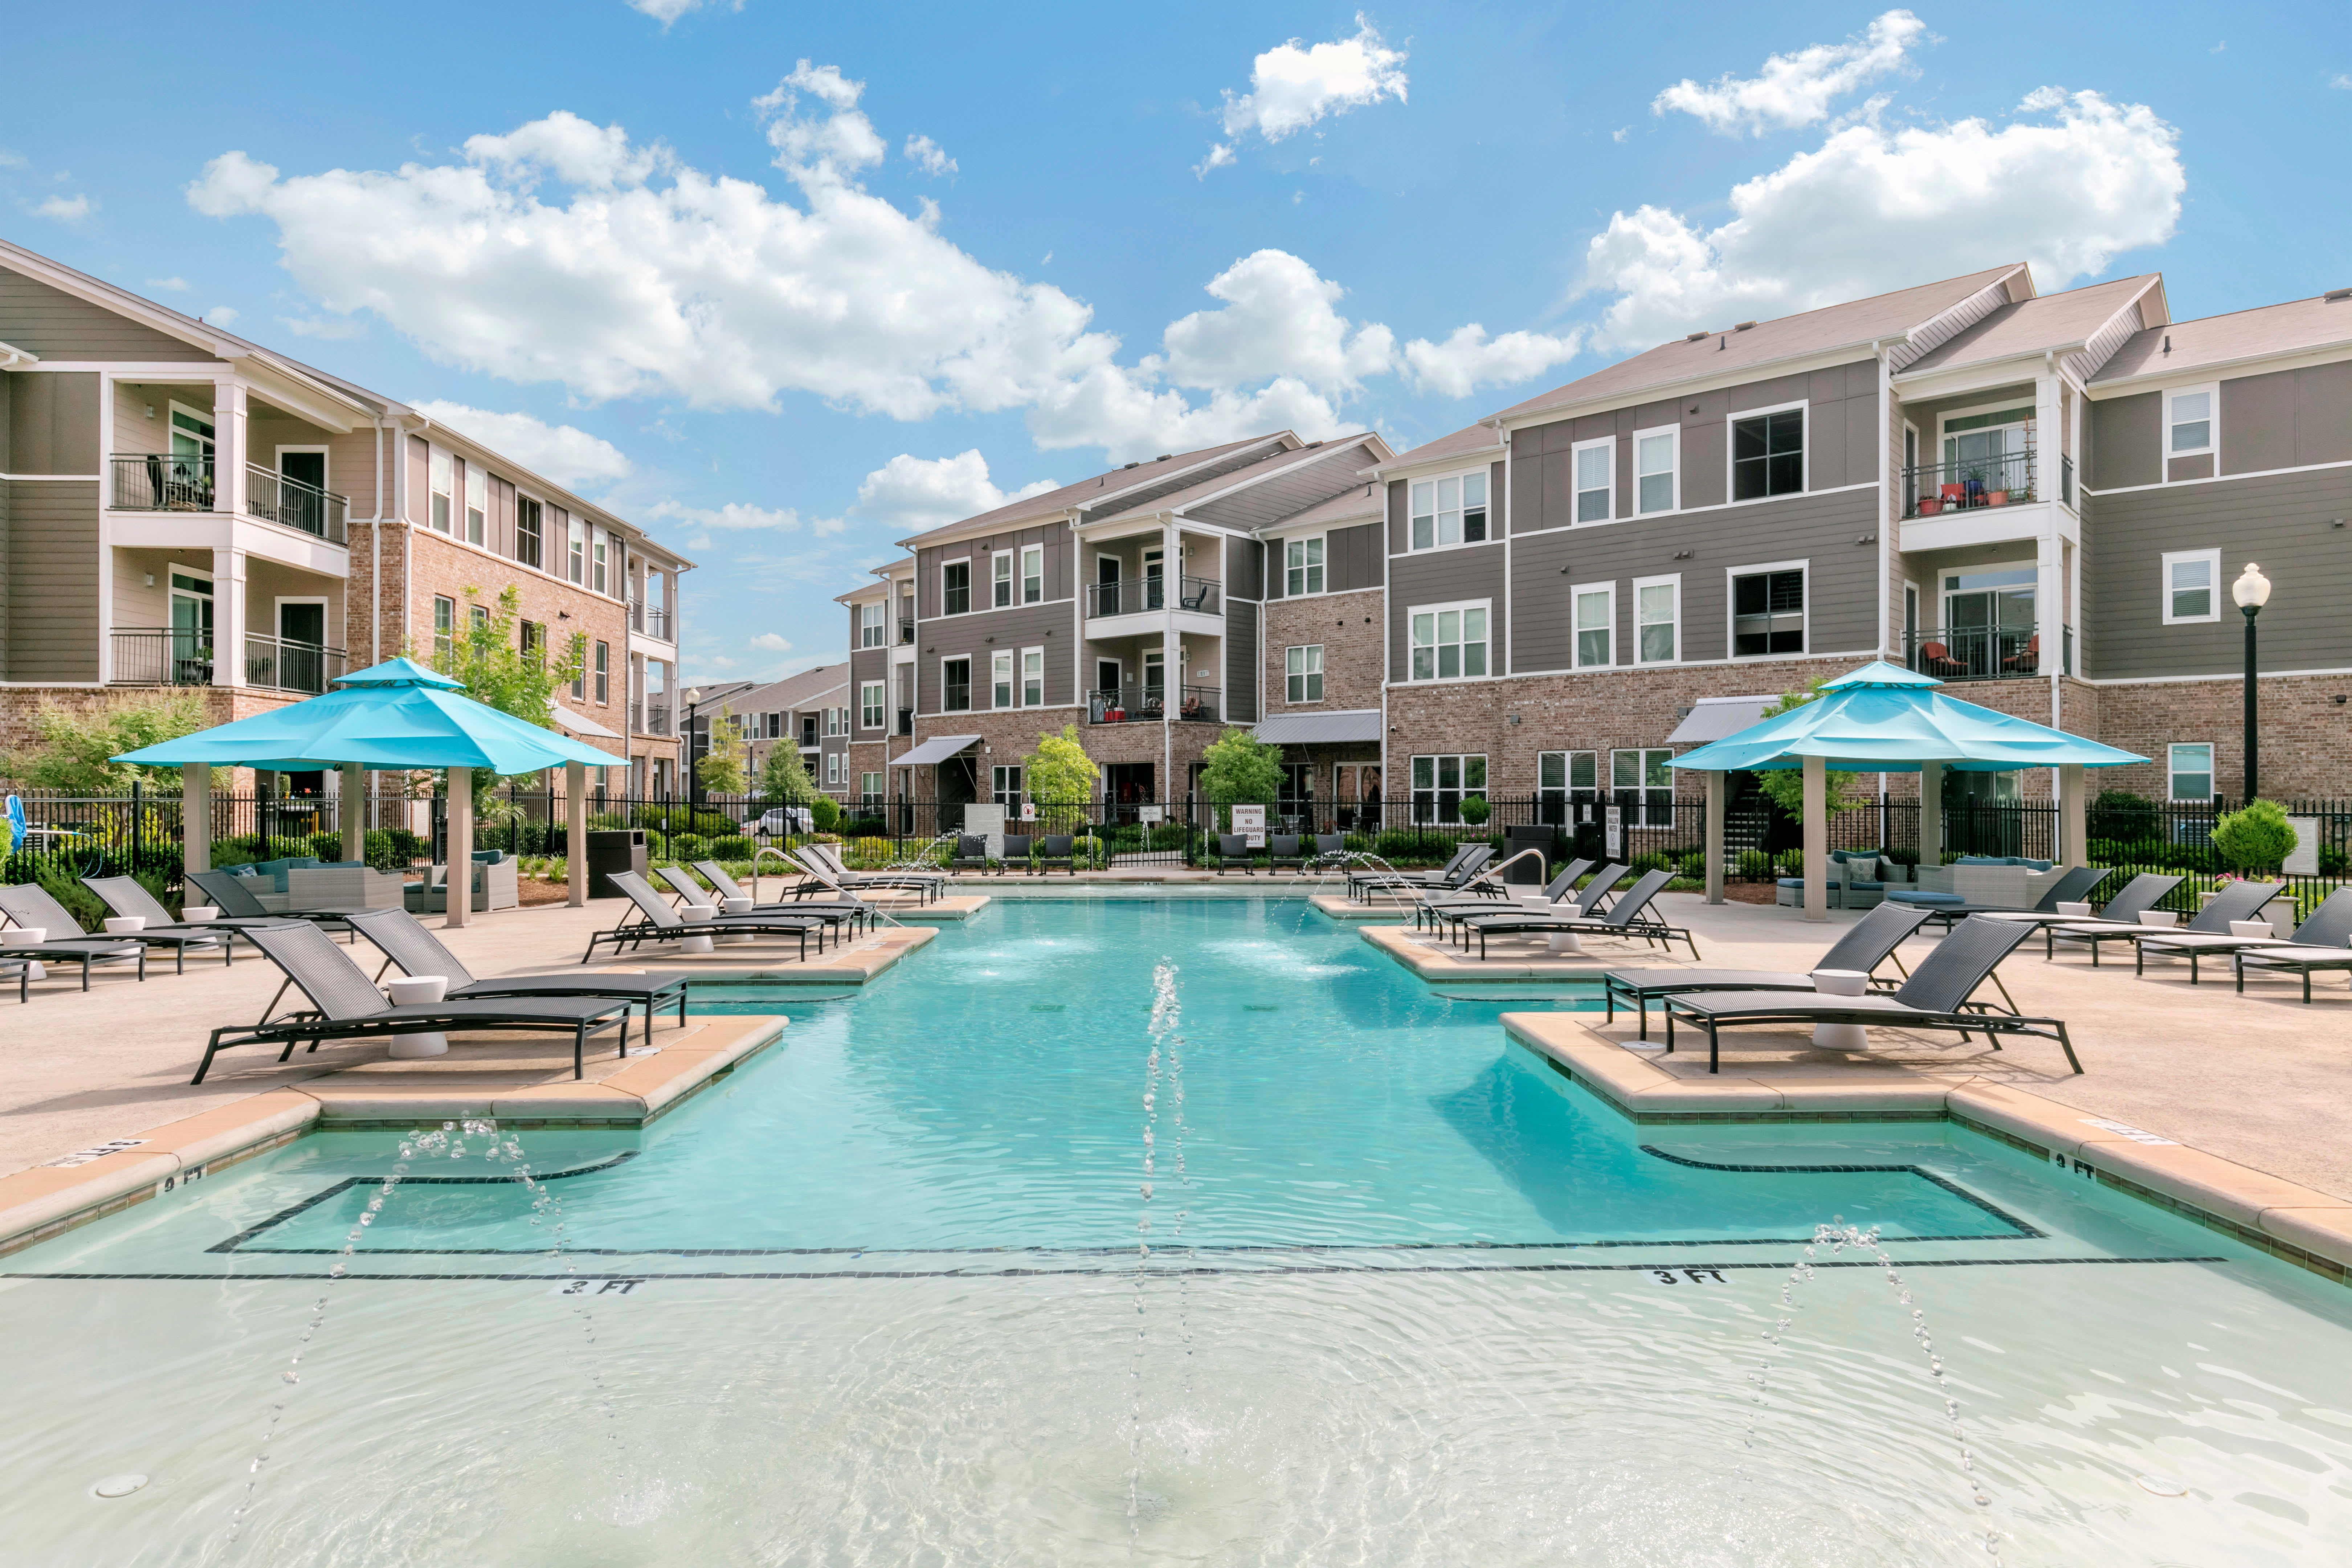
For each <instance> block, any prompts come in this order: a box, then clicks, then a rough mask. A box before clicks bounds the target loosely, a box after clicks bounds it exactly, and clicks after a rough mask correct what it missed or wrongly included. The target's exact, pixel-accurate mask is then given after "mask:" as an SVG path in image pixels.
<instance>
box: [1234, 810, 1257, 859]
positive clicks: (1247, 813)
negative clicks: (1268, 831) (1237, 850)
mask: <svg viewBox="0 0 2352 1568" xmlns="http://www.w3.org/2000/svg"><path fill="white" fill-rule="evenodd" d="M1233 813H1234V832H1235V833H1238V834H1240V835H1241V836H1242V837H1244V838H1246V839H1248V840H1249V847H1251V848H1253V849H1263V848H1265V807H1264V806H1262V805H1237V806H1234V808H1233Z"/></svg>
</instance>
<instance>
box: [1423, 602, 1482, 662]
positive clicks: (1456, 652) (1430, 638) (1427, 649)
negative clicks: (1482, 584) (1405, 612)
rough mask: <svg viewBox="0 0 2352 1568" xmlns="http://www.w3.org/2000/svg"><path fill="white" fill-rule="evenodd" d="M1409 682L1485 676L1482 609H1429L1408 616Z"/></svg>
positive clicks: (1479, 606) (1469, 607) (1442, 607)
mask: <svg viewBox="0 0 2352 1568" xmlns="http://www.w3.org/2000/svg"><path fill="white" fill-rule="evenodd" d="M1411 616H1412V679H1415V680H1461V679H1466V678H1469V677H1473V676H1484V675H1485V674H1486V603H1485V601H1483V600H1482V601H1480V602H1479V603H1478V604H1475V605H1427V606H1425V607H1416V608H1415V609H1413V610H1412V612H1411Z"/></svg>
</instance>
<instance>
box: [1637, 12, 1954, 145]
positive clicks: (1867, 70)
mask: <svg viewBox="0 0 2352 1568" xmlns="http://www.w3.org/2000/svg"><path fill="white" fill-rule="evenodd" d="M1926 37H1927V23H1925V22H1922V21H1921V20H1919V18H1918V17H1916V16H1913V15H1912V14H1911V13H1910V12H1908V11H1889V12H1887V13H1886V14H1885V16H1880V17H1879V18H1878V19H1877V20H1876V21H1874V22H1873V23H1871V24H1870V26H1869V28H1868V29H1867V30H1866V31H1865V32H1864V34H1863V36H1862V37H1858V38H1848V39H1847V40H1846V41H1845V42H1844V43H1843V44H1815V45H1814V46H1813V47H1811V48H1808V49H1800V50H1798V51H1797V52H1796V53H1795V54H1793V55H1774V56H1773V57H1772V58H1769V59H1768V60H1766V61H1765V62H1764V69H1763V70H1762V72H1761V73H1759V75H1756V76H1753V77H1735V76H1732V75H1730V74H1729V73H1726V74H1725V75H1723V76H1722V77H1720V78H1718V79H1717V80H1715V81H1714V82H1712V83H1710V84H1708V85H1706V86H1705V87H1702V86H1700V85H1699V84H1698V83H1697V82H1695V81H1693V80H1691V79H1689V78H1687V77H1685V78H1684V79H1682V80H1681V81H1678V82H1676V83H1675V85H1674V86H1672V87H1670V88H1668V89H1666V90H1665V91H1664V92H1662V93H1660V94H1658V96H1657V97H1656V98H1655V99H1654V100H1652V101H1651V104H1650V109H1651V111H1652V112H1653V113H1656V114H1664V113H1665V112H1666V110H1670V109H1678V110H1682V111H1683V112H1684V113H1685V114H1695V115H1696V116H1697V117H1698V118H1699V119H1700V120H1702V121H1706V126H1707V129H1708V130H1710V131H1716V132H1721V133H1722V134H1724V135H1726V136H1737V135H1738V134H1739V133H1740V132H1743V131H1745V132H1752V133H1753V134H1755V135H1759V136H1761V135H1762V134H1763V133H1764V132H1766V131H1768V130H1776V129H1777V130H1788V129H1790V128H1792V127H1795V126H1799V125H1811V123H1813V122H1814V121H1817V120H1826V119H1828V118H1829V112H1830V105H1831V104H1832V102H1834V101H1835V100H1838V99H1840V98H1843V97H1844V96H1845V95H1846V94H1848V93H1850V92H1853V90H1855V89H1857V88H1859V87H1861V86H1862V85H1863V84H1864V82H1868V81H1874V80H1876V79H1878V78H1880V77H1883V76H1885V75H1886V74H1887V73H1888V72H1889V71H1894V70H1899V69H1901V68H1902V67H1903V65H1904V63H1905V56H1906V53H1907V52H1908V51H1909V49H1910V48H1911V47H1912V46H1913V45H1914V44H1916V43H1918V42H1920V41H1921V40H1922V39H1924V38H1926Z"/></svg>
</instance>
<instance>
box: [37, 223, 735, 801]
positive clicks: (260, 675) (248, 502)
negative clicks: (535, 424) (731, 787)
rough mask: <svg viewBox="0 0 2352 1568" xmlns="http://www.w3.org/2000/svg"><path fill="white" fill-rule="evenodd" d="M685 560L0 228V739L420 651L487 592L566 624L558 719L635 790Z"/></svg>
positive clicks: (662, 735)
mask: <svg viewBox="0 0 2352 1568" xmlns="http://www.w3.org/2000/svg"><path fill="white" fill-rule="evenodd" d="M691 565H692V563H690V562H688V561H687V560H686V559H685V558H683V557H681V556H679V555H677V554H676V553H674V552H670V551H667V550H666V549H663V548H662V547H661V546H659V545H657V544H656V543H655V542H653V541H652V540H650V539H649V538H647V537H646V534H645V533H644V531H642V530H640V529H638V528H636V527H635V526H634V525H632V524H630V523H628V522H627V521H625V520H623V519H621V518H619V517H616V516H614V515H613V514H612V513H611V512H609V511H607V510H604V509H603V508H601V507H599V506H597V505H595V504H594V503H593V502H592V501H589V500H584V499H583V498H582V497H579V496H576V495H573V494H572V493H571V492H570V491H569V490H567V489H564V488H562V486H560V485H557V484H554V483H553V482H551V481H550V480H548V479H545V478H544V477H543V476H541V475H538V474H535V473H533V472H532V471H531V470H530V469H529V468H526V467H524V466H523V465H521V464H520V463H516V462H514V461H512V460H510V459H509V458H505V457H504V456H502V455H501V454H499V453H498V452H497V451H495V450H493V449H491V448H490V447H487V446H485V445H484V444H482V443H481V442H479V441H477V440H475V439H474V438H472V437H469V436H467V435H466V434H465V433H464V432H462V431H459V430H457V429H453V428H451V427H449V426H446V425H442V424H440V423H438V422H436V421H435V420H432V419H430V418H427V417H426V416H424V415H423V414H421V413H419V412H418V411H417V410H415V408H412V407H410V406H408V405H405V404H404V403H401V402H399V401H398V400H396V399H394V398H390V397H386V396H384V395H382V394H379V393H374V392H371V391H368V390H367V389H365V388H363V387H361V386H358V385H356V384H352V383H351V382H348V381H345V380H343V379H341V377H338V376H335V375H333V374H330V373H328V372H325V371H321V370H318V369H316V368H314V367H312V366H310V365H307V364H303V363H299V361H296V360H293V359H290V358H288V357H287V356H285V355H282V354H279V353H276V352H275V351H273V350H269V349H267V348H264V347H261V346H260V345H258V344H256V343H253V342H248V341H247V340H246V339H243V338H240V337H237V336H236V335H235V334H233V333H230V332H226V331H222V330H221V329H219V328H217V327H215V326H212V325H209V324H208V323H206V322H204V321H199V320H197V319H195V318H194V317H190V316H184V315H182V314H181V313H180V312H178V311H176V310H170V309H167V308H166V307H163V306H161V305H157V304H154V303H152V302H151V301H149V300H142V299H141V298H139V297H138V296H136V295H134V294H131V293H129V292H127V291H125V290H123V289H118V288H116V287H115V286H113V285H112V284H110V283H105V282H102V281H100V279H94V278H90V277H89V276H87V275H85V274H82V273H79V272H77V271H75V270H73V269H72V268H67V267H62V266H60V265H58V263H56V262H53V261H50V260H48V259H47V258H42V257H39V256H37V255H35V254H33V253H32V252H30V251H27V250H24V249H22V248H20V247H16V246H12V245H8V244H6V243H5V242H0V566H5V583H0V748H5V747H14V746H16V745H19V744H21V743H22V742H24V741H25V740H26V736H27V731H28V721H29V718H30V716H31V715H32V714H33V713H34V712H36V711H37V710H38V707H39V705H40V704H41V703H42V702H43V701H56V702H60V703H64V704H67V705H70V706H84V707H94V706H100V705H104V704H108V703H110V702H114V701H119V700H121V698H120V695H119V694H120V693H121V692H123V691H126V690H133V689H181V690H185V691H188V692H191V693H194V694H195V695H198V696H200V697H201V698H202V700H204V703H205V707H206V710H207V711H208V713H209V714H210V716H211V717H212V718H213V719H214V720H215V721H216V722H218V721H228V720H231V719H236V718H243V717H246V716H247V715H249V714H252V713H257V712H260V711H263V710H267V709H268V708H270V707H272V706H275V705H278V704H281V703H285V702H289V701H295V700H300V699H301V698H303V697H307V696H310V695H314V694H316V693H318V692H320V691H323V690H325V689H327V687H328V685H329V683H331V681H333V680H334V679H336V678H337V677H338V676H340V675H341V674H342V673H344V671H345V669H346V668H359V667H361V666H364V665H368V664H373V663H375V662H377V661H379V660H382V659H385V658H393V657H394V656H395V655H399V654H403V653H406V654H411V655H415V656H416V657H419V658H428V659H429V658H431V657H432V656H433V655H434V654H435V653H436V651H439V650H441V649H445V648H446V647H448V646H449V644H450V642H451V640H452V639H453V638H455V637H460V636H462V635H463V634H464V631H465V628H466V626H467V624H468V622H469V621H470V620H471V619H473V618H475V617H480V616H489V615H491V614H493V613H494V610H495V604H496V601H497V599H498V596H499V594H500V593H501V591H503V590H504V589H505V588H507V587H508V586H509V585H511V586H513V587H514V588H515V589H516V590H517V595H518V599H519V606H518V608H519V616H520V621H521V626H520V631H519V634H518V635H519V636H520V637H521V638H522V639H523V641H524V643H525V646H527V647H552V648H556V649H559V650H560V649H562V648H563V647H568V646H569V645H570V644H571V643H572V639H573V638H575V637H577V638H578V639H580V642H581V646H582V647H583V652H584V658H585V663H584V668H583V670H582V671H581V674H580V678H579V679H577V680H576V681H574V682H573V683H572V686H571V688H570V690H569V692H568V693H566V694H562V695H561V696H560V697H559V704H560V706H561V708H562V710H563V711H562V714H561V715H559V720H560V721H562V722H563V723H565V725H566V727H567V728H568V729H570V730H571V731H572V732H573V733H575V734H577V735H579V736H580V737H581V738H583V739H584V740H587V741H588V742H590V743H592V744H593V745H595V746H597V747H598V748H599V749H602V750H606V751H610V752H613V753H614V766H613V767H612V768H611V769H609V770H600V771H601V772H603V773H604V774H605V775H606V776H605V777H604V778H603V779H600V780H595V781H592V782H594V783H597V784H602V785H603V786H604V787H606V788H610V789H613V790H615V791H617V790H620V789H622V788H624V787H634V788H636V789H638V790H643V789H645V788H647V787H656V788H658V787H660V785H661V784H662V783H663V781H665V780H667V778H668V777H670V776H671V775H672V774H673V773H674V771H675V768H676V765H677V761H676V759H677V739H676V736H675V734H674V733H673V731H672V727H671V722H670V718H669V707H668V699H667V691H668V690H669V689H670V687H671V684H672V682H673V680H674V676H673V675H672V673H671V672H672V670H673V669H674V668H675V664H676V660H677V579H678V574H680V573H682V572H684V571H687V570H688V569H689V568H690V567H691ZM468 590H472V591H473V592H472V593H471V594H470V595H469V594H468ZM320 787H323V788H325V789H328V790H331V789H332V788H333V787H334V784H333V775H332V774H331V773H330V774H328V775H327V777H326V780H325V781H324V782H323V784H321V785H320Z"/></svg>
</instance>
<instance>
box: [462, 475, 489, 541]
mask: <svg viewBox="0 0 2352 1568" xmlns="http://www.w3.org/2000/svg"><path fill="white" fill-rule="evenodd" d="M489 510H490V476H489V472H488V470H487V469H485V468H482V467H481V466H480V465H478V464H476V463H468V464H467V465H466V542H467V543H468V544H479V543H480V542H482V534H483V532H484V528H483V524H484V521H485V520H486V519H487V518H488V515H489Z"/></svg>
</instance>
